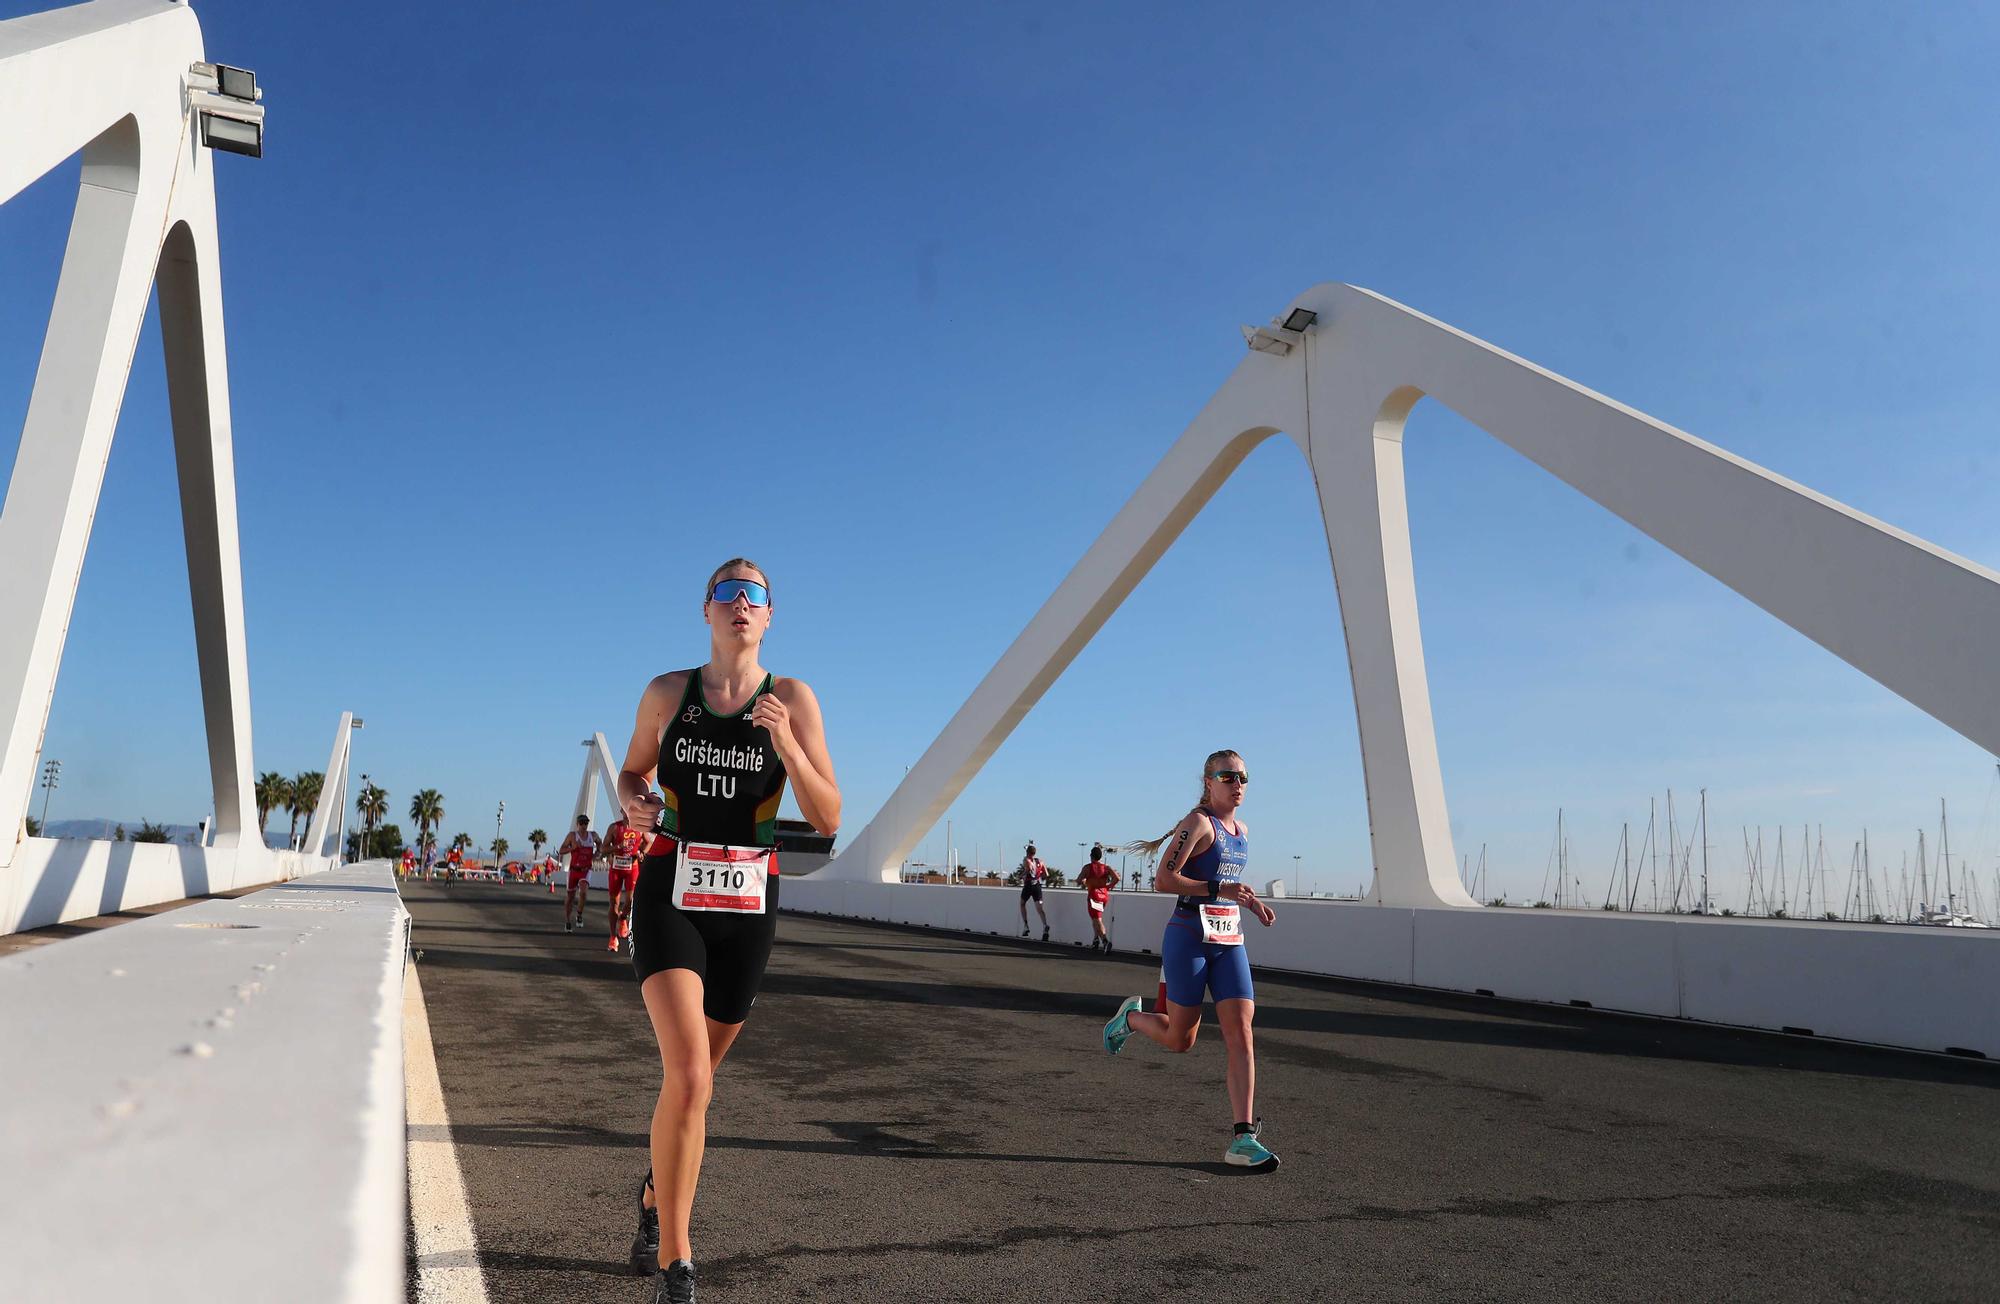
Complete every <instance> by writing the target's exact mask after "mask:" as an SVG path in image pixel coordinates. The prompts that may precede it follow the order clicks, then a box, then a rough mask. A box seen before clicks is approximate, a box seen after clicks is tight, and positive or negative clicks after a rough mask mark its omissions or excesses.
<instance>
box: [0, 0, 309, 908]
mask: <svg viewBox="0 0 2000 1304" xmlns="http://www.w3.org/2000/svg"><path fill="white" fill-rule="evenodd" d="M203 57H204V56H203V52H202V38H201V27H200V24H199V23H198V22H197V21H196V19H195V15H194V13H193V11H192V10H190V9H189V8H188V7H187V6H185V5H181V4H172V3H166V2H165V0H97V3H93V4H83V5H77V6H75V7H73V8H68V9H58V10H54V11H51V12H49V13H42V14H31V15H29V16H27V17H23V18H15V19H11V20H8V21H6V22H0V122H4V123H6V124H7V126H6V130H5V131H4V133H0V203H5V202H6V201H7V200H9V199H12V198H13V197H14V196H16V195H18V194H19V193H21V191H22V190H24V189H25V188H26V187H27V186H28V185H30V184H31V183H32V182H34V181H35V180H36V179H37V178H39V177H41V176H43V175H44V174H45V173H47V172H49V171H50V170H51V169H53V168H55V167H57V166H58V165H60V164H61V163H62V162H63V160H64V159H66V158H68V157H69V156H70V155H71V154H74V153H76V152H77V151H79V150H81V151H82V154H83V176H82V183H81V185H80V186H79V187H78V191H77V201H76V212H75V216H74V217H73V219H72V220H71V223H70V232H69V241H68V245H67V247H66V248H65V250H64V253H63V263H62V274H61V277H60V278H59V280H58V282H57V285H56V294H55V303H54V306H53V308H52V310H51V312H50V315H49V326H48V333H47V335H46V337H45V338H44V341H43V345H42V356H41V362H40V365H39V367H38V368H37V370H36V373H35V385H34V390H33V393H32V395H31V397H30V399H29V402H28V413H27V420H26V422H25V424H24V425H23V427H22V430H21V443H20V450H19V452H18V454H17V455H16V458H15V462H14V471H13V477H12V479H11V480H10V482H9V484H8V487H7V496H6V500H5V505H4V507H0V611H4V612H6V613H8V619H6V620H4V621H0V931H7V930H10V929H14V928H21V927H33V926H35V925H36V924H39V923H50V922H55V919H54V918H50V917H49V913H50V911H51V910H55V911H58V912H61V911H64V910H71V909H82V905H83V904H88V905H90V906H92V907H96V906H102V905H105V904H107V903H109V908H111V909H117V908H119V906H120V905H135V904H140V901H139V900H137V899H130V898H128V899H123V900H113V899H112V898H109V897H107V898H104V899H100V900H97V901H93V902H89V903H77V904H74V905H65V904H64V902H65V901H66V900H67V898H68V896H69V893H68V891H67V889H65V888H64V887H63V885H62V884H60V883H57V882H54V881H53V880H52V879H50V878H49V877H48V875H49V874H51V873H54V872H56V870H55V869H54V868H52V867H54V866H57V865H60V864H67V863H68V862H69V861H70V860H72V859H74V858H75V855H76V854H77V853H79V849H78V848H76V847H69V848H68V849H67V850H64V851H61V852H58V851H57V850H55V849H54V847H53V845H39V844H44V843H47V841H48V840H46V839H28V838H24V837H23V836H22V832H23V829H24V817H25V815H26V813H27V808H28V801H29V798H30V796H31V793H32V785H33V782H34V771H35V760H36V756H37V754H38V753H39V751H40V749H41V745H42V737H43V731H44V729H45V728H46V726H47V723H48V716H49V704H50V701H51V698H52V696H53V694H54V691H55V683H56V673H57V670H58V668H59V666H60V664H61V661H62V653H63V642H64V638H65V636H66V634H67V632H68V629H69V620H70V613H71V610H72V608H73V606H74V604H75V599H76V589H77V583H78V581H79V579H80V577H81V575H82V571H83V558H84V549H85V546H86V544H87V543H88V541H89V538H90V530H91V526H92V523H93V520H94V518H95V514H96V510H97V499H98V494H99V491H100V489H101V488H102V486H103V482H104V468H105V463H106V460H107V459H108V457H109V456H110V451H111V436H112V431H113V430H114V429H115V428H116V427H117V423H118V412H119V408H120V406H121V405H122V403H123V401H124V396H125V387H126V381H127V378H128V377H129V375H130V373H131V368H132V355H133V351H134V350H135V348H136V347H137V345H138V337H139V327H140V323H141V321H142V319H143V318H144V315H145V311H146V301H147V298H148V296H149V294H150V293H151V292H152V291H153V290H154V289H155V288H157V290H158V293H159V301H160V335H161V341H162V344H163V347H164V351H165V355H166V373H167V391H168V401H169V406H170V409H171V413H172V419H173V431H174V451H175V457H176V461H177V463H178V466H179V471H180V495H181V517H182V526H183V530H184V532H185V536H186V541H187V562H188V586H189V589H190V592H191V595H192V598H193V603H194V630H195V645H196V656H197V662H198V665H199V667H200V675H201V695H202V706H203V718H204V722H205V726H206V731H207V735H208V757H209V781H210V785H211V787H212V789H213V792H214V803H215V806H214V808H215V821H214V837H213V842H212V845H211V846H210V847H209V848H207V849H206V853H205V857H204V859H203V861H202V863H201V864H200V865H199V866H193V865H192V864H190V865H187V866H183V867H182V868H183V871H184V873H183V878H184V880H185V882H184V883H183V886H185V887H187V888H190V889H199V890H215V889H218V888H223V887H229V886H235V885H240V884H251V883H260V882H267V881H269V880H271V879H273V878H275V877H278V876H280V874H282V873H286V872H288V870H286V869H285V868H283V867H282V866H281V865H280V864H279V863H278V862H276V861H274V860H273V859H272V858H271V856H270V854H269V853H268V852H267V851H266V850H265V848H264V844H263V840H262V838H261V837H260V836H258V833H257V806H256V799H255V796H254V793H253V789H252V780H251V755H250V674H249V661H248V653H247V649H246V646H245V642H244V630H243V579H242V566H241V563H240V560H239V544H238V539H237V528H236V475H235V460H234V454H233V451H232V442H231V430H230V416H229V385H228V371H227V365H226V355H225V351H224V346H223V331H222V282H221V276H220V271H219V267H220V260H219V256H218V246H217V240H216V225H215V181H214V175H213V171H212V169H213V166H214V156H213V155H211V154H210V153H209V152H208V151H207V150H206V149H204V148H203V147H201V146H200V145H199V144H198V143H197V141H196V131H197V128H196V125H195V123H194V121H193V118H194V116H195V115H194V113H193V109H192V105H191V101H190V99H189V86H188V74H189V67H190V65H192V64H194V63H196V62H198V61H200V60H202V59H203ZM81 854H85V855H88V854H94V853H88V852H87V851H86V852H83V853H81ZM148 854H151V853H148ZM10 871H11V872H10ZM197 871H198V872H197ZM106 890H107V892H109V890H110V889H109V885H108V881H107V889H106ZM179 894H180V893H177V895H179ZM149 899H151V900H158V899H160V898H158V897H152V898H149ZM82 912H83V913H86V914H89V913H96V909H95V908H91V909H83V910H82ZM56 917H57V918H67V917H71V916H70V915H68V914H61V913H58V914H57V916H56Z"/></svg>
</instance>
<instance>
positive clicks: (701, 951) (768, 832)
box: [632, 669, 785, 1023]
mask: <svg viewBox="0 0 2000 1304" xmlns="http://www.w3.org/2000/svg"><path fill="white" fill-rule="evenodd" d="M771 682H772V680H771V676H770V675H768V674H766V675H765V676H764V682H763V683H761V684H759V685H758V686H757V691H756V692H754V693H752V694H751V695H750V700H749V701H748V702H745V703H744V704H743V709H742V710H741V711H740V712H739V713H737V714H735V715H728V716H722V715H717V714H716V713H715V712H714V711H711V710H710V709H709V706H708V702H707V700H706V698H705V697H704V696H703V694H702V691H701V671H700V670H699V669H695V670H690V671H688V677H687V691H686V692H684V693H682V694H681V700H680V704H679V705H678V706H676V707H675V708H674V711H673V714H672V715H671V716H669V717H668V719H667V727H666V729H665V730H664V731H663V732H662V733H661V735H660V759H659V766H658V769H657V771H656V774H657V777H658V780H659V784H660V795H661V796H662V797H663V798H665V800H666V809H664V810H663V811H661V813H660V823H659V827H658V829H657V830H656V832H657V834H658V836H656V837H655V838H654V839H653V845H652V848H651V850H650V851H649V852H648V853H647V856H646V859H645V861H644V862H643V863H642V864H641V865H640V867H639V887H638V890H637V891H635V892H634V893H633V897H632V967H633V969H634V970H636V971H637V973H638V975H639V981H640V982H644V981H645V980H646V979H648V978H650V977H652V976H653V975H654V974H656V973H659V972H661V971H663V970H666V969H689V970H692V971H693V972H694V973H696V974H698V975H700V977H701V980H702V1011H703V1013H705V1014H706V1015H707V1016H708V1017H709V1018H711V1019H714V1020H715V1021H716V1022H717V1023H741V1022H743V1020H744V1018H745V1017H746V1016H748V1014H749V1013H750V1007H751V1005H752V1004H754V1003H755V1002H756V1000H757V987H758V985H759V984H760V983H761V982H762V981H763V979H764V966H765V964H766V963H767V962H768V961H769V960H770V958H771V941H772V938H773V937H774V936H776V934H777V927H778V858H777V854H776V852H775V851H773V850H772V848H774V847H775V846H776V845H777V823H778V803H779V802H780V801H782V800H783V799H784V795H785V764H784V762H783V761H781V760H779V759H778V752H777V749H776V748H774V747H772V746H771V734H770V731H769V730H767V729H765V728H764V727H763V726H762V725H755V724H751V723H750V710H751V708H752V707H753V706H755V705H756V703H757V699H758V698H759V697H762V696H763V695H764V694H765V693H768V692H770V691H771Z"/></svg>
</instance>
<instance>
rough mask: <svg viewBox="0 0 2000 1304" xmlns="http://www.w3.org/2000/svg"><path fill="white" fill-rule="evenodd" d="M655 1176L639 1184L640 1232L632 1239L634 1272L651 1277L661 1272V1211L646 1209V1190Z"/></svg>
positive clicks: (648, 1175)
mask: <svg viewBox="0 0 2000 1304" xmlns="http://www.w3.org/2000/svg"><path fill="white" fill-rule="evenodd" d="M652 1184H653V1175H652V1174H651V1173H648V1174H646V1180H645V1181H643V1182H641V1183H639V1232H638V1235H636V1236H634V1237H633V1238H632V1271H633V1272H635V1273H637V1274H638V1275H639V1276H641V1277H650V1276H652V1275H653V1274H654V1273H656V1272H658V1271H659V1270H660V1211H659V1210H658V1209H648V1208H647V1207H646V1188H647V1187H649V1186H651V1185H652Z"/></svg>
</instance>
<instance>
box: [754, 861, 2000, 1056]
mask: <svg viewBox="0 0 2000 1304" xmlns="http://www.w3.org/2000/svg"><path fill="white" fill-rule="evenodd" d="M780 900H781V901H782V902H783V908H784V909H785V910H787V911H799V912H805V913H809V914H822V915H834V916H839V917H842V918H848V919H872V920H879V921H882V922H885V923H895V924H913V925H918V926H921V927H926V928H937V929H947V930H954V931H970V932H975V933H995V934H998V935H1000V936H1002V937H1013V936H1015V935H1017V934H1018V933H1019V932H1020V928H1021V923H1020V919H1021V915H1020V909H1019V903H1020V891H1019V889H1017V888H991V887H985V888H982V887H963V886H943V885H936V884H921V883H870V882H863V881H855V880H839V879H824V878H818V877H807V878H793V877H791V876H790V875H786V877H785V881H784V886H783V889H782V895H781V897H780ZM1271 904H1272V906H1273V908H1275V909H1276V910H1277V911H1278V922H1277V924H1276V925H1275V926H1274V927H1272V928H1268V929H1265V928H1258V927H1254V926H1253V927H1251V929H1250V933H1249V947H1250V959H1251V961H1252V963H1253V964H1254V965H1256V966H1258V967H1260V968H1263V967H1268V968H1272V969H1282V970H1291V971H1294V972H1298V973H1309V974H1319V975H1323V976H1326V977H1332V978H1356V979H1361V980H1364V981H1368V982H1383V983H1396V984H1400V985H1404V986H1411V987H1421V988H1434V989H1439V990H1443V991H1451V992H1464V993H1468V994H1477V995H1483V996H1497V997H1504V998H1507V999H1511V1000H1521V1001H1536V1002H1542V1003H1547V1004H1553V1005H1563V1006H1574V1005H1579V1004H1583V1005H1588V1006H1589V1007H1591V1008H1594V1009H1600V1010H1611V1011H1617V1012H1620V1013H1628V1014H1646V1015H1656V1016H1659V1017H1662V1018H1678V1019H1690V1020H1696V1021H1699V1022H1703V1023H1714V1024H1724V1025H1728V1026H1733V1027H1742V1028H1756V1029H1764V1030H1768V1031H1772V1032H1787V1031H1789V1032H1810V1033H1812V1034H1814V1035H1816V1036H1820V1037H1836V1038H1841V1039H1844V1040H1849V1041H1858V1042H1869V1043H1873V1044H1876V1045H1882V1046H1892V1047H1897V1048H1900V1049H1906V1050H1921V1051H1935V1052H1948V1053H1955V1054H1968V1053H1970V1054H1973V1055H1979V1056H1984V1057H1986V1058H1988V1059H1994V1060H2000V1001H1996V1000H1995V999H1994V997H1993V993H1995V992H2000V930H1981V929H1957V928H1922V927H1914V926H1912V927H1896V928H1890V927H1883V926H1879V925H1869V924H1842V923H1821V922H1813V921H1808V920H1790V919H1720V918H1703V917H1694V916H1672V917H1665V916H1659V915H1636V914H1622V913H1617V912H1612V911H1581V910H1509V909H1499V908H1494V907H1488V908H1485V909H1480V908H1476V907H1475V908H1466V909H1452V908H1449V907H1437V908H1420V909H1410V908H1402V907H1395V906H1378V905H1372V904H1369V903H1366V902H1352V901H1324V900H1315V899H1312V898H1303V899H1302V898H1287V899H1279V900H1273V901H1272V902H1271ZM1172 906H1173V898H1171V897H1168V896H1165V895H1162V894H1160V893H1145V892H1113V893H1112V894H1111V905H1110V908H1109V912H1108V918H1109V925H1108V926H1109V928H1110V931H1111V935H1112V939H1113V941H1114V942H1115V944H1116V945H1117V946H1118V948H1119V949H1120V950H1122V951H1127V952H1138V951H1142V950H1150V951H1152V952H1153V953H1155V954H1157V953H1158V952H1159V949H1160V930H1161V929H1162V928H1163V927H1164V926H1165V924H1166V918H1167V913H1168V911H1169V910H1171V909H1172ZM1046 907H1047V910H1048V914H1049V924H1050V926H1051V928H1052V929H1053V940H1056V941H1061V942H1073V943H1078V944H1083V943H1087V942H1088V941H1089V939H1090V925H1089V922H1088V920H1087V919H1086V917H1085V914H1084V908H1083V894H1082V893H1081V892H1080V891H1076V890H1073V889H1054V890H1051V891H1049V892H1047V893H1046ZM1028 919H1029V922H1030V924H1031V925H1033V929H1034V933H1035V935H1036V936H1038V937H1039V936H1040V933H1041V922H1040V920H1039V918H1038V917H1037V916H1036V915H1035V912H1034V908H1033V906H1032V905H1030V907H1029V909H1028ZM1150 994H1151V993H1150V991H1149V992H1148V995H1150Z"/></svg>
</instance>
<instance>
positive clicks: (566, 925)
mask: <svg viewBox="0 0 2000 1304" xmlns="http://www.w3.org/2000/svg"><path fill="white" fill-rule="evenodd" d="M563 931H564V932H565V933H574V932H575V931H576V925H575V924H572V923H571V922H570V921H569V920H567V919H565V920H563Z"/></svg>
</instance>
